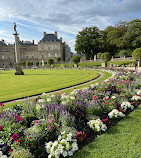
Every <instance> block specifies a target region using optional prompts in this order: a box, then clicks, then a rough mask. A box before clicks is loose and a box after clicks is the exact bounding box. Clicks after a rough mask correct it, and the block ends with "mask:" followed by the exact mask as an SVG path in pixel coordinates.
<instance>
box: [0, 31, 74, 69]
mask: <svg viewBox="0 0 141 158" xmlns="http://www.w3.org/2000/svg"><path fill="white" fill-rule="evenodd" d="M43 35H44V37H43V39H42V40H40V41H39V42H38V44H35V43H34V40H33V41H32V42H30V41H20V40H19V51H20V56H21V61H25V62H26V61H30V62H33V64H35V62H41V61H42V60H43V61H44V62H45V61H47V59H48V58H52V59H54V61H56V58H57V57H61V59H62V61H66V60H70V58H71V49H70V47H69V46H68V45H67V43H66V42H62V38H61V37H60V39H58V37H57V32H55V33H54V34H47V33H46V32H44V34H43ZM14 64H15V49H14V45H13V44H8V45H7V44H5V42H4V40H1V41H0V67H13V66H14Z"/></svg>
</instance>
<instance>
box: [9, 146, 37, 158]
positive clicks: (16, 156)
mask: <svg viewBox="0 0 141 158" xmlns="http://www.w3.org/2000/svg"><path fill="white" fill-rule="evenodd" d="M28 157H30V158H34V156H33V155H32V154H31V153H30V151H29V150H28V149H24V148H19V149H18V150H14V151H13V152H12V153H11V155H10V158H28Z"/></svg>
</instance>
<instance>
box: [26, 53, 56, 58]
mask: <svg viewBox="0 0 141 158" xmlns="http://www.w3.org/2000/svg"><path fill="white" fill-rule="evenodd" d="M57 56H58V55H57V53H55V58H57ZM48 58H50V53H48ZM26 59H28V55H27V56H26ZM32 59H34V55H32ZM42 59H44V54H42Z"/></svg>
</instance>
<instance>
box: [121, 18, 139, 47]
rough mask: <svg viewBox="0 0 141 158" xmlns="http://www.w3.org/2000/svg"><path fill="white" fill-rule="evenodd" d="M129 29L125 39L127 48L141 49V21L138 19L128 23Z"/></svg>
mask: <svg viewBox="0 0 141 158" xmlns="http://www.w3.org/2000/svg"><path fill="white" fill-rule="evenodd" d="M128 25H129V26H128V29H127V32H126V33H125V35H124V37H123V42H124V43H125V45H126V48H129V49H131V50H134V49H136V48H140V47H141V20H139V19H136V20H133V21H130V22H129V23H128Z"/></svg>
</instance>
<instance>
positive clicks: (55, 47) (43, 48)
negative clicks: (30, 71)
mask: <svg viewBox="0 0 141 158" xmlns="http://www.w3.org/2000/svg"><path fill="white" fill-rule="evenodd" d="M42 50H46V49H45V46H44V45H42ZM48 50H51V46H48ZM54 50H57V45H55V46H54Z"/></svg>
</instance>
